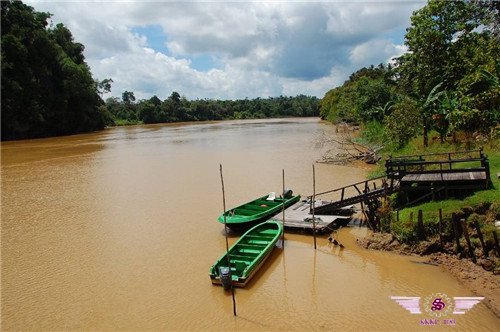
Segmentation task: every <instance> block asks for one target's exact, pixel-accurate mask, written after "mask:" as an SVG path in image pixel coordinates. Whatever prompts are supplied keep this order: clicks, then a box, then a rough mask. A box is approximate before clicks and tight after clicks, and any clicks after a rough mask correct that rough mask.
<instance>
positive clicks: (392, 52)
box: [349, 39, 407, 66]
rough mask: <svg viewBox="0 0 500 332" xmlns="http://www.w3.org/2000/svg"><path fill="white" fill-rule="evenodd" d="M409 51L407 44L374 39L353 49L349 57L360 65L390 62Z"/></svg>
mask: <svg viewBox="0 0 500 332" xmlns="http://www.w3.org/2000/svg"><path fill="white" fill-rule="evenodd" d="M406 51H407V47H406V46H405V45H395V44H393V43H392V42H391V41H389V40H387V39H373V40H370V41H368V42H366V43H363V44H359V45H357V46H356V47H354V48H353V49H352V50H351V53H350V55H349V59H350V60H351V62H352V63H353V64H355V65H358V66H368V65H371V64H374V65H377V64H378V63H377V61H378V62H379V63H380V62H384V63H387V62H390V61H391V60H392V59H393V58H394V57H398V56H400V55H402V54H403V53H405V52H406Z"/></svg>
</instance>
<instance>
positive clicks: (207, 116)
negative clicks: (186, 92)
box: [101, 91, 319, 125]
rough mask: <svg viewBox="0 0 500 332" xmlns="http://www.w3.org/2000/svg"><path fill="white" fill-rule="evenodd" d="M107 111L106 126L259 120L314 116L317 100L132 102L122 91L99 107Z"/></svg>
mask: <svg viewBox="0 0 500 332" xmlns="http://www.w3.org/2000/svg"><path fill="white" fill-rule="evenodd" d="M101 110H102V112H103V113H106V114H108V116H107V123H108V124H109V125H115V124H117V125H122V124H133V123H162V122H179V121H206V120H224V119H260V118H273V117H290V116H317V115H318V112H319V111H318V110H319V99H318V98H316V97H309V96H303V95H299V96H296V97H284V96H281V97H276V98H266V99H261V98H256V99H243V100H211V99H198V100H193V101H189V100H187V99H186V98H184V97H181V96H180V95H179V93H177V92H172V94H171V95H170V97H168V98H167V99H165V100H164V101H161V100H160V99H159V98H158V97H156V96H153V97H152V98H150V99H147V100H141V101H139V102H137V103H135V97H134V94H133V92H129V91H125V92H124V93H123V94H122V99H121V100H119V99H118V98H108V99H107V100H106V104H105V105H103V106H101Z"/></svg>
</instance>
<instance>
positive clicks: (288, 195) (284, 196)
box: [283, 189, 293, 199]
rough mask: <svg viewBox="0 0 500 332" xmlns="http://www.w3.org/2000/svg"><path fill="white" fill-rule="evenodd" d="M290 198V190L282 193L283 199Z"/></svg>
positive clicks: (291, 194) (291, 192)
mask: <svg viewBox="0 0 500 332" xmlns="http://www.w3.org/2000/svg"><path fill="white" fill-rule="evenodd" d="M292 196H293V191H292V189H285V191H284V192H283V198H285V199H288V198H291V197H292Z"/></svg>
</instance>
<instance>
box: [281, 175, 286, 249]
mask: <svg viewBox="0 0 500 332" xmlns="http://www.w3.org/2000/svg"><path fill="white" fill-rule="evenodd" d="M281 175H282V178H283V194H282V195H283V234H282V236H281V247H282V248H283V250H285V170H284V169H282V170H281Z"/></svg>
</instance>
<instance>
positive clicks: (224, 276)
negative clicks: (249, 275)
mask: <svg viewBox="0 0 500 332" xmlns="http://www.w3.org/2000/svg"><path fill="white" fill-rule="evenodd" d="M219 277H220V281H221V283H222V287H224V289H225V290H228V289H230V288H231V270H229V268H228V267H227V266H219Z"/></svg>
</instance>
